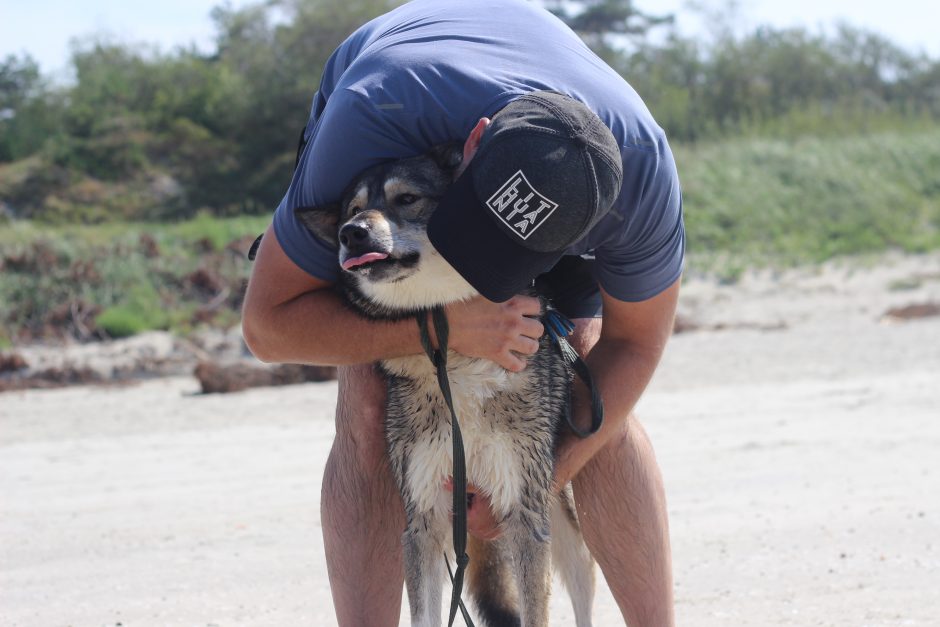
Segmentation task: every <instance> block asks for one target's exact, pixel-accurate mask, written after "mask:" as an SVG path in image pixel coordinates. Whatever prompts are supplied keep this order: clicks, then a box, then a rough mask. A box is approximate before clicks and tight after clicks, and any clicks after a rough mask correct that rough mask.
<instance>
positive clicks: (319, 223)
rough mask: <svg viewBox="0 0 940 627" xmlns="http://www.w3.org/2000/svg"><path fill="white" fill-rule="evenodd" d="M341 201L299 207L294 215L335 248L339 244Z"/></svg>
mask: <svg viewBox="0 0 940 627" xmlns="http://www.w3.org/2000/svg"><path fill="white" fill-rule="evenodd" d="M339 212H340V205H339V203H329V204H327V205H323V206H321V207H297V208H296V209H294V215H296V216H297V219H298V220H300V222H301V224H303V225H304V226H305V227H307V229H309V230H310V232H311V233H313V234H314V235H316V236H317V237H318V238H319V239H320V240H322V241H324V242H326V243H327V244H329V245H330V246H332V247H333V248H336V247H337V246H339V237H338V230H339Z"/></svg>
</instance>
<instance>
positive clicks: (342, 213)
mask: <svg viewBox="0 0 940 627" xmlns="http://www.w3.org/2000/svg"><path fill="white" fill-rule="evenodd" d="M460 160H461V150H460V145H459V144H453V145H447V146H439V147H436V148H435V149H433V150H432V151H431V152H430V153H429V154H426V155H422V156H419V157H415V158H411V159H404V160H400V161H395V162H390V163H385V164H382V165H378V166H375V167H373V168H371V169H369V170H367V171H366V172H364V173H363V174H361V175H360V176H359V177H357V178H356V180H355V181H354V182H353V183H352V184H351V185H350V186H349V187H348V189H347V191H346V192H345V194H344V195H343V198H342V200H341V202H340V203H338V204H336V205H331V206H326V207H316V208H314V207H305V208H300V209H298V210H297V212H296V214H297V216H298V218H299V219H300V220H301V221H302V222H303V223H304V225H306V226H307V228H308V229H310V230H311V231H312V232H313V233H314V235H316V236H317V237H319V238H320V239H321V240H323V241H325V242H327V243H328V244H330V245H331V246H334V247H336V248H337V249H338V250H339V263H340V265H341V267H342V268H343V270H342V271H341V273H340V280H339V282H338V288H339V289H340V290H341V291H342V293H343V294H344V295H345V297H346V300H347V301H348V303H349V305H350V306H351V307H352V308H353V309H354V310H356V311H357V312H359V313H360V314H361V315H363V316H366V317H368V318H371V319H377V320H399V319H404V318H408V317H414V316H415V315H416V314H419V313H421V312H426V311H427V310H428V309H430V308H432V307H434V306H437V305H446V304H448V303H452V302H456V301H460V300H464V299H469V298H472V297H473V296H476V295H477V292H476V291H475V290H474V289H473V288H472V287H471V286H470V285H469V284H468V283H467V282H466V281H465V280H464V279H463V278H462V277H461V276H460V275H459V274H458V273H457V272H456V271H455V270H454V269H453V268H452V267H451V266H450V265H449V264H448V263H447V262H446V261H445V260H444V258H443V257H441V255H440V254H439V253H438V252H437V251H436V250H435V249H434V247H433V246H432V245H431V243H430V241H429V240H428V238H427V235H426V233H425V229H426V226H427V222H428V218H429V217H430V215H431V213H432V212H433V211H434V208H435V207H436V206H437V203H438V200H439V199H440V197H441V196H442V194H443V193H444V191H445V190H446V188H447V187H448V186H449V185H450V183H451V182H452V181H453V177H454V173H455V171H456V169H457V167H458V166H459V164H460ZM482 248H483V246H482V245H481V254H485V250H483V249H482ZM549 342H550V341H549V340H548V339H547V338H546V337H543V338H542V339H541V340H540V346H539V350H538V352H537V353H536V354H535V355H533V356H532V357H530V358H529V360H528V365H527V367H526V368H525V370H523V371H522V372H519V373H513V372H509V371H507V370H505V369H503V368H502V367H500V366H498V365H497V364H495V363H493V362H490V361H487V360H483V359H475V358H471V357H467V356H464V355H461V354H459V353H456V352H454V351H450V352H449V354H448V376H449V378H450V381H451V388H452V390H453V399H454V406H455V409H456V412H457V416H458V419H459V420H460V424H461V429H462V431H463V439H464V445H465V450H466V459H467V479H468V481H469V482H470V483H472V484H474V485H475V486H476V487H477V488H478V489H479V490H481V491H483V492H485V493H486V494H487V495H488V496H489V498H490V502H491V507H492V509H493V513H494V514H495V516H496V518H497V519H498V520H499V521H500V529H501V531H502V534H501V536H500V537H499V538H498V539H496V540H493V541H489V542H484V541H480V540H476V539H474V538H472V537H471V538H470V540H469V543H468V552H469V553H470V557H471V560H470V566H469V568H468V574H467V582H468V585H467V591H468V593H469V595H470V596H471V598H472V599H473V600H474V603H475V604H476V607H477V610H478V613H479V617H480V619H481V623H480V624H481V625H490V626H491V627H495V626H497V625H499V626H502V625H525V626H527V627H528V626H532V627H536V626H538V627H542V626H545V625H547V624H548V597H549V593H550V585H551V565H554V567H555V569H556V570H557V571H558V573H559V575H560V577H561V579H562V581H563V582H564V584H565V587H566V588H567V589H568V591H569V593H570V595H571V597H572V604H573V605H574V610H575V614H576V619H577V625H578V626H579V627H584V626H586V625H589V624H590V620H591V618H590V615H591V605H592V601H593V594H594V567H593V560H592V558H591V556H590V554H589V553H588V551H587V548H586V547H585V545H584V541H583V538H582V537H581V533H580V529H579V527H578V522H577V516H576V515H575V510H574V505H573V499H572V497H571V491H570V486H568V487H567V488H566V490H565V491H564V492H563V494H562V497H561V498H555V497H553V496H552V493H551V486H552V477H553V466H554V448H555V443H556V438H557V437H558V432H559V428H560V425H561V423H562V421H563V419H564V416H565V412H567V411H568V403H569V398H570V397H569V389H570V388H569V386H570V383H571V378H572V373H571V371H570V368H569V367H568V365H567V364H566V363H565V362H564V360H563V359H562V358H561V357H560V356H559V355H558V353H557V351H555V350H554V348H553V347H552V346H550V343H549ZM380 370H381V371H382V372H383V373H384V375H385V377H386V379H387V382H388V399H387V418H386V436H387V442H388V453H389V458H390V461H391V466H392V469H393V471H394V473H395V477H396V480H397V482H398V486H399V489H400V490H401V495H402V499H403V502H404V505H405V512H406V516H407V526H406V530H405V532H404V534H403V536H402V543H403V546H404V559H405V573H406V587H407V590H408V598H409V604H410V607H411V618H412V625H420V626H430V625H437V624H440V620H441V616H440V613H441V607H442V592H443V583H444V580H445V577H446V576H447V575H446V572H445V567H444V560H443V557H442V556H443V555H444V554H445V552H446V551H448V548H449V547H450V546H451V544H450V543H451V525H450V513H451V494H450V493H449V492H447V491H446V490H445V488H444V487H443V486H444V483H445V480H446V479H447V478H448V477H449V475H450V474H451V469H452V450H451V446H452V445H451V425H450V414H449V412H448V410H447V407H446V405H445V403H444V400H443V397H442V395H441V392H440V389H439V387H438V384H437V379H436V376H435V370H434V367H433V365H432V364H431V363H430V360H428V358H427V356H426V355H424V354H420V355H412V356H408V357H402V358H397V359H386V360H383V361H382V362H381V363H380Z"/></svg>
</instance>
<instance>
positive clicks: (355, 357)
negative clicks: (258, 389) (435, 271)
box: [243, 290, 421, 366]
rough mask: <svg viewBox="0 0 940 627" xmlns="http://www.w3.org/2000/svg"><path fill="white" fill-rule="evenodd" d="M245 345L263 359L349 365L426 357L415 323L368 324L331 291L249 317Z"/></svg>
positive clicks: (407, 321)
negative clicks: (422, 350)
mask: <svg viewBox="0 0 940 627" xmlns="http://www.w3.org/2000/svg"><path fill="white" fill-rule="evenodd" d="M243 329H244V333H245V341H246V343H247V344H248V347H249V348H250V349H251V351H252V353H254V354H255V356H256V357H258V359H261V360H262V361H266V362H279V363H310V364H323V365H336V366H340V365H348V364H357V363H368V362H372V361H376V360H378V359H387V358H391V357H401V356H403V355H412V354H415V353H418V352H420V351H421V343H420V340H419V336H418V327H417V325H416V324H415V321H414V320H411V319H406V320H402V321H398V322H385V321H375V320H368V319H366V318H364V317H362V316H360V315H359V314H357V313H355V312H354V311H352V310H351V309H350V308H349V307H348V306H346V305H345V304H344V303H343V301H342V298H341V297H340V296H339V295H338V294H336V293H335V292H333V291H331V290H317V291H315V292H309V293H305V294H301V295H299V296H297V297H296V298H294V299H292V300H289V301H287V302H284V303H281V304H279V305H277V306H275V307H271V308H269V309H266V310H264V312H263V313H255V314H253V315H247V314H246V315H245V316H244V321H243Z"/></svg>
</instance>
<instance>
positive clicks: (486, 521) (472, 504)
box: [444, 477, 502, 540]
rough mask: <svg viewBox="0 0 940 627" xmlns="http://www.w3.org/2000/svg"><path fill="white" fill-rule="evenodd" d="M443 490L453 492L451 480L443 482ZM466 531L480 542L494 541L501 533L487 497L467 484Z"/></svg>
mask: <svg viewBox="0 0 940 627" xmlns="http://www.w3.org/2000/svg"><path fill="white" fill-rule="evenodd" d="M444 489H445V490H447V491H448V492H453V491H454V483H453V479H452V478H450V477H448V478H447V481H445V482H444ZM467 531H468V532H469V533H470V535H472V536H473V537H475V538H479V539H480V540H495V539H496V538H498V537H499V536H500V534H501V533H502V530H501V529H500V528H499V521H497V520H496V517H495V516H493V510H492V508H491V507H490V499H489V497H488V496H486V495H485V494H484V493H483V492H480V491H479V490H477V488H476V487H475V486H474V485H473V484H471V483H468V484H467Z"/></svg>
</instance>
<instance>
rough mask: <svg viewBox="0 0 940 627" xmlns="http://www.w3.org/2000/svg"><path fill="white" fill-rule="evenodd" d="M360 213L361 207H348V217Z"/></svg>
mask: <svg viewBox="0 0 940 627" xmlns="http://www.w3.org/2000/svg"><path fill="white" fill-rule="evenodd" d="M360 211H362V207H359V206H357V205H354V206H352V207H350V209H349V215H351V216H354V215H356V214H357V213H359V212H360Z"/></svg>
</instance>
